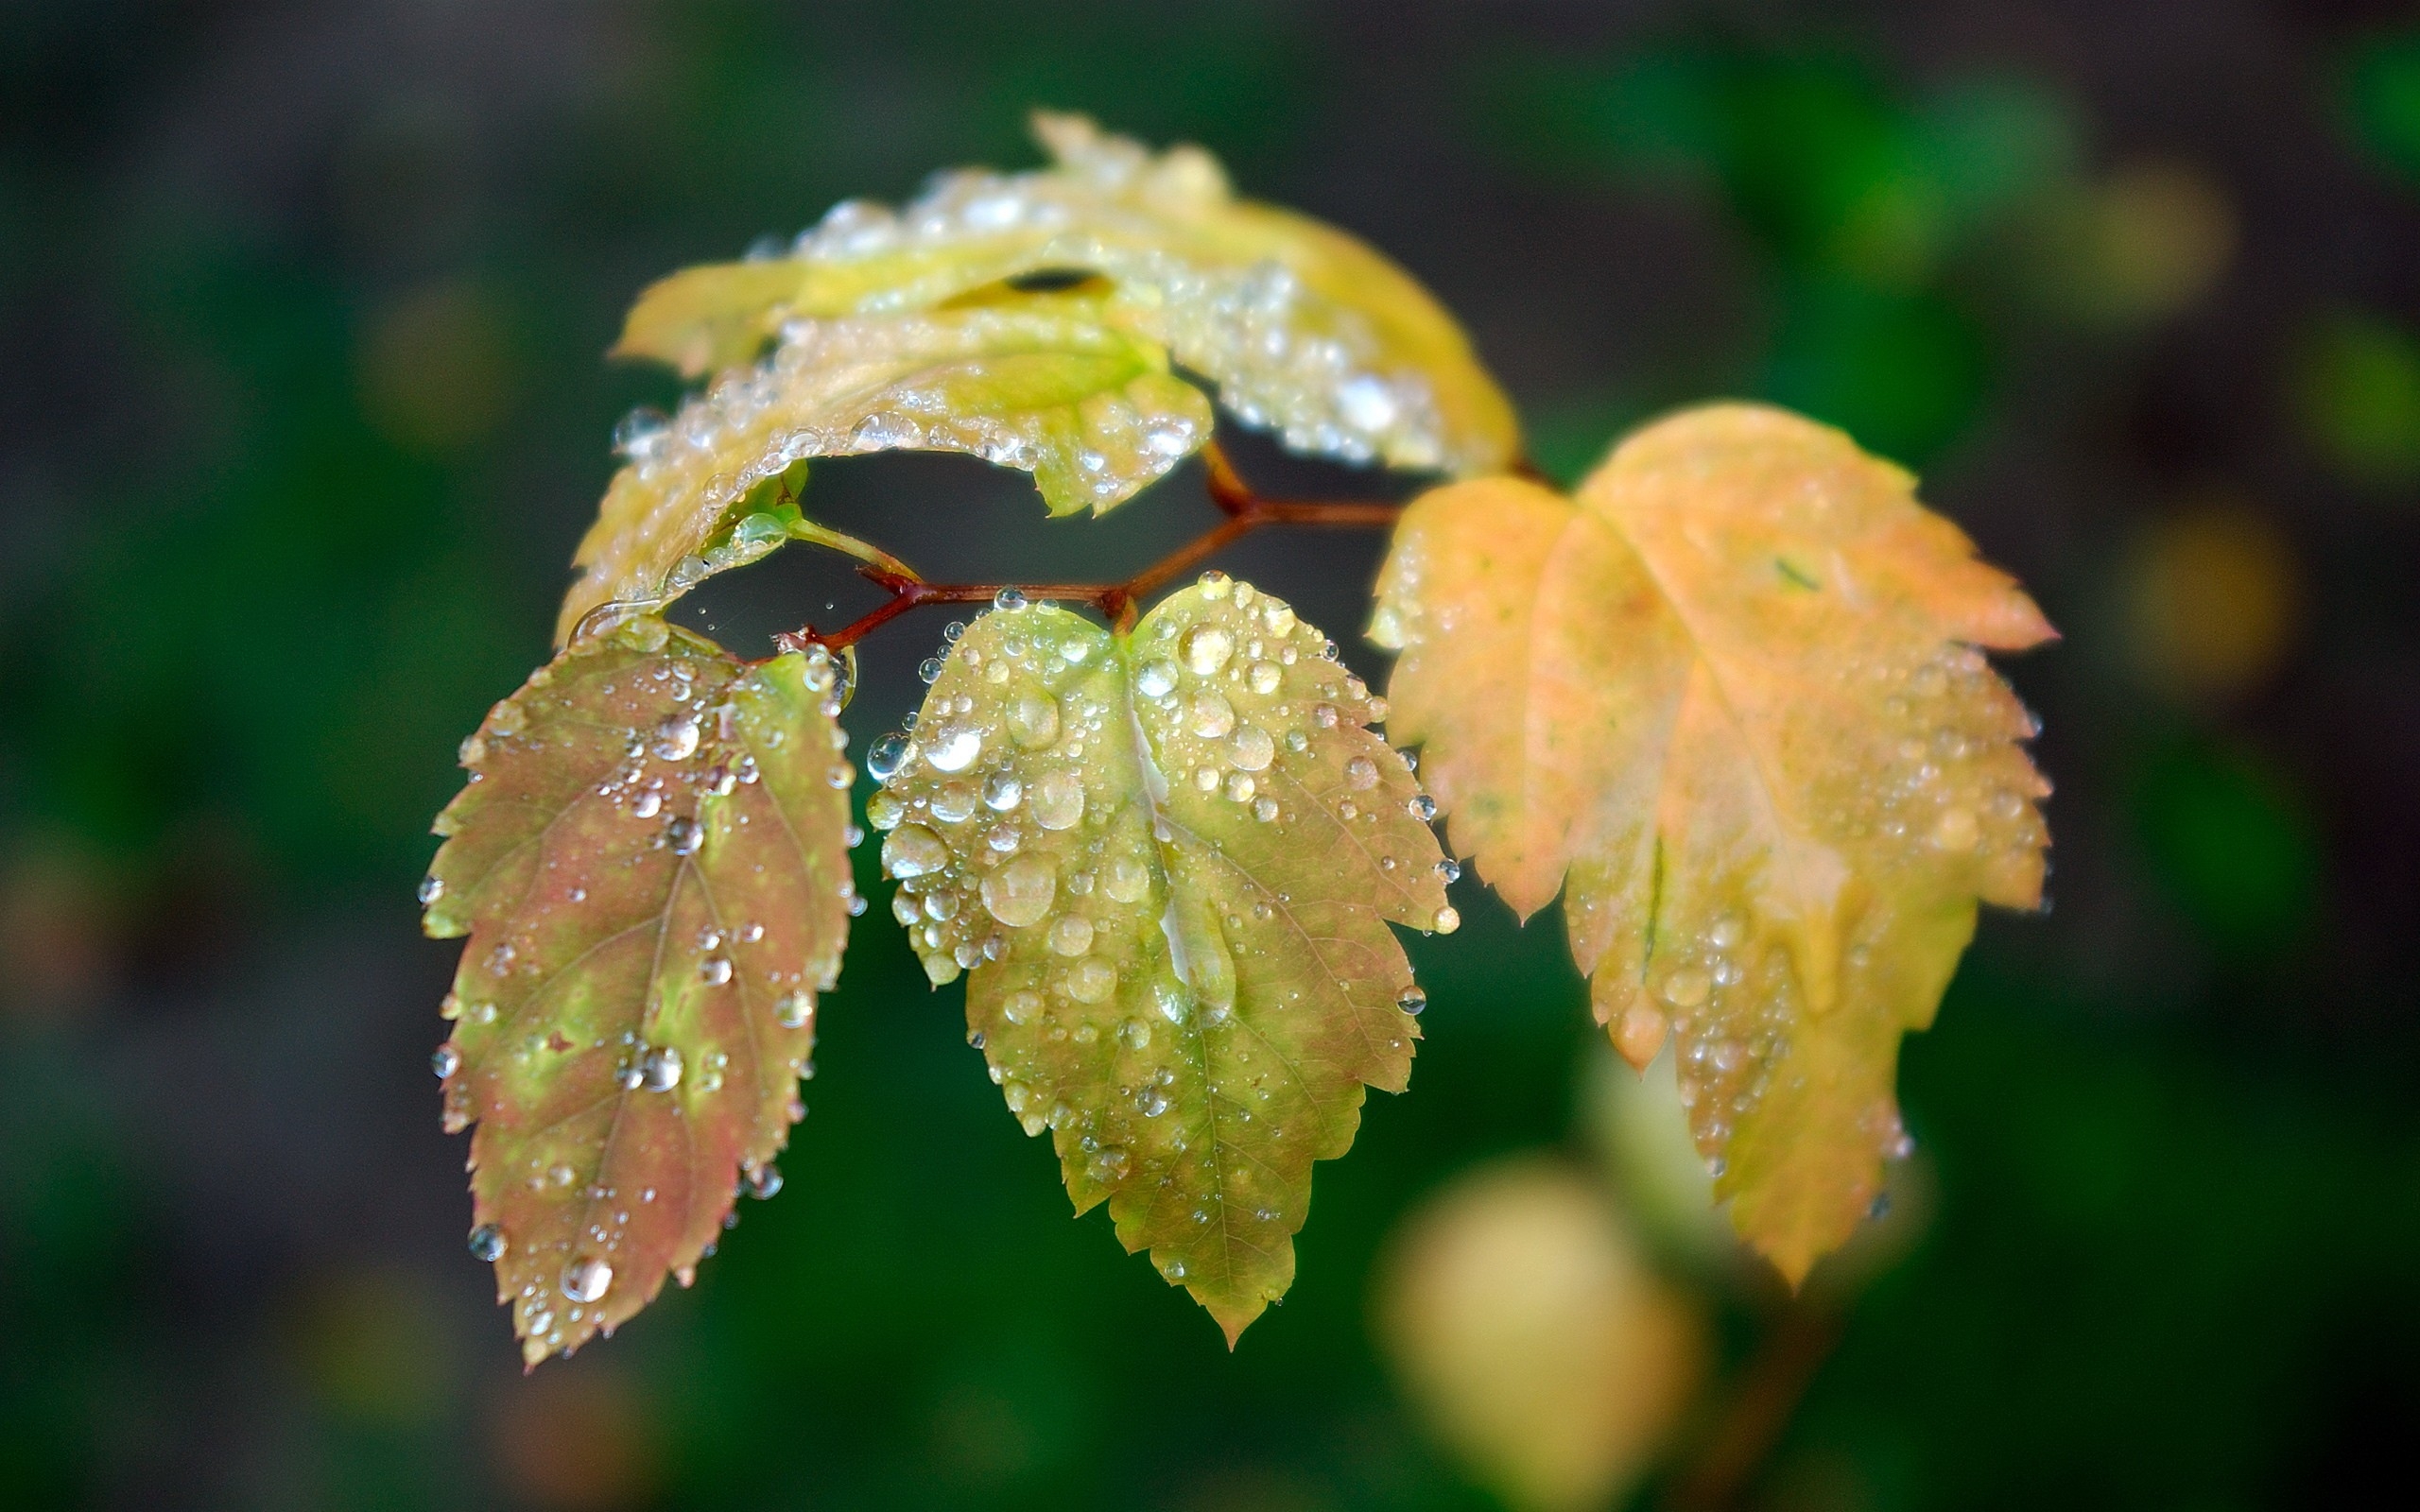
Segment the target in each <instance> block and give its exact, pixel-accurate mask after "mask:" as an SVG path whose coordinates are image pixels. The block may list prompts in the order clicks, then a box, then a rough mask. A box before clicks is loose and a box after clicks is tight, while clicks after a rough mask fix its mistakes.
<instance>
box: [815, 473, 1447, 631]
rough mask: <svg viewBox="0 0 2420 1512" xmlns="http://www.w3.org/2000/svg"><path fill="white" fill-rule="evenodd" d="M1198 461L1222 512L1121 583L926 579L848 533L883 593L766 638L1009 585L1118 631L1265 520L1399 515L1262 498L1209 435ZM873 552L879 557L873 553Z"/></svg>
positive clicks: (1386, 519)
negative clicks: (1093, 613) (834, 617)
mask: <svg viewBox="0 0 2420 1512" xmlns="http://www.w3.org/2000/svg"><path fill="white" fill-rule="evenodd" d="M1201 459H1202V465H1203V468H1204V470H1205V472H1206V474H1207V477H1206V482H1207V484H1208V487H1209V492H1210V502H1211V503H1213V504H1215V505H1217V506H1218V507H1219V511H1220V512H1221V513H1223V514H1224V515H1225V516H1226V518H1225V519H1224V520H1221V521H1219V523H1218V524H1215V525H1213V526H1211V527H1210V528H1209V529H1207V530H1205V531H1203V532H1202V533H1201V535H1199V536H1196V537H1194V538H1193V539H1192V540H1191V541H1186V542H1185V543H1184V545H1182V546H1179V547H1178V548H1176V550H1174V551H1172V552H1169V553H1168V554H1167V556H1165V557H1163V558H1160V559H1159V560H1157V561H1155V562H1153V563H1151V564H1150V566H1148V567H1145V568H1144V569H1143V570H1142V571H1140V572H1138V573H1136V574H1135V575H1134V576H1132V577H1129V578H1126V579H1124V580H1123V581H1121V582H1115V583H1039V584H1036V583H1017V584H1009V583H998V582H985V583H931V582H926V581H925V580H924V579H923V578H922V577H921V576H918V575H917V573H916V572H915V570H914V569H912V568H910V567H909V566H908V564H907V563H905V562H903V561H901V560H899V559H898V558H895V557H891V556H890V555H889V554H888V553H875V548H873V547H871V546H865V545H864V544H863V543H862V542H858V541H855V540H854V538H850V539H849V541H848V544H849V545H850V546H856V547H858V548H860V549H857V550H854V551H852V552H851V555H853V556H857V557H858V558H860V559H862V560H864V561H865V565H864V566H862V567H860V568H858V569H857V571H858V573H859V574H860V575H861V576H864V577H865V578H867V579H868V580H869V581H871V582H873V583H874V584H876V585H878V586H879V587H881V588H882V589H883V590H884V591H885V592H886V593H890V598H889V599H887V600H885V601H884V602H883V603H881V604H878V605H876V606H875V607H874V608H873V609H872V610H868V611H867V612H865V613H863V614H860V615H858V616H857V617H856V619H854V620H852V621H850V622H849V623H848V624H846V625H843V626H841V627H839V628H838V629H836V630H818V629H817V628H816V627H814V626H812V625H805V626H801V627H799V628H797V629H795V630H785V631H783V632H782V633H781V634H779V635H777V636H775V637H774V638H773V639H774V642H775V644H778V645H780V646H781V648H782V649H783V650H786V651H803V650H804V649H805V648H806V647H808V646H810V645H821V646H827V647H829V648H831V649H832V650H835V651H838V650H840V649H842V648H843V647H846V646H851V645H855V644H857V642H859V641H861V640H863V639H865V638H866V637H867V636H868V635H870V634H872V633H873V631H875V630H877V629H880V628H881V627H883V626H885V625H888V624H889V623H890V622H891V621H892V620H894V619H897V618H898V617H899V616H900V615H902V614H905V613H907V612H908V610H913V609H922V608H924V607H925V605H927V604H987V603H990V602H991V601H992V600H993V599H994V598H995V597H997V596H998V595H999V593H1001V591H1002V590H1004V589H1007V588H1010V587H1014V588H1015V589H1016V590H1017V591H1018V592H1019V593H1023V594H1024V595H1025V596H1026V597H1027V598H1029V599H1037V600H1041V599H1047V600H1052V601H1055V602H1059V603H1067V604H1089V605H1091V606H1092V607H1093V608H1095V609H1097V610H1100V612H1101V613H1102V614H1104V615H1105V616H1107V617H1108V619H1109V621H1110V623H1111V624H1112V625H1113V626H1115V627H1116V628H1117V629H1118V630H1119V631H1120V632H1121V633H1122V632H1124V631H1126V630H1128V629H1131V628H1132V627H1133V624H1134V616H1135V614H1136V611H1137V610H1139V609H1140V607H1141V602H1142V600H1143V598H1144V597H1145V596H1146V595H1148V594H1150V593H1152V592H1154V591H1156V590H1157V589H1160V588H1162V587H1164V586H1166V585H1167V583H1168V582H1169V581H1171V580H1172V579H1174V578H1175V577H1177V576H1179V575H1180V574H1183V573H1184V572H1186V571H1188V570H1189V569H1191V568H1193V567H1196V566H1198V565H1200V564H1201V562H1203V561H1206V560H1207V559H1209V558H1212V557H1214V556H1216V555H1218V554H1219V552H1221V551H1224V550H1225V549H1226V548H1227V547H1229V546H1231V545H1233V544H1234V543H1235V542H1236V541H1239V540H1241V539H1242V538H1244V537H1245V536H1248V535H1250V534H1252V533H1253V531H1255V530H1258V529H1260V528H1261V527H1262V526H1264V525H1272V524H1290V525H1315V526H1327V527H1355V526H1386V525H1392V524H1394V523H1395V520H1396V519H1397V517H1399V516H1400V515H1401V514H1402V513H1403V506H1401V505H1399V504H1385V503H1379V502H1376V501H1371V500H1358V499H1353V500H1326V499H1269V498H1263V497H1262V496H1261V495H1260V494H1259V493H1257V492H1256V491H1254V490H1253V487H1252V485H1251V484H1249V483H1247V482H1246V481H1244V478H1243V475H1242V474H1241V473H1239V472H1236V467H1235V464H1234V463H1233V462H1231V461H1229V460H1228V458H1227V454H1226V453H1225V452H1224V451H1223V450H1221V449H1220V448H1219V443H1218V442H1216V441H1212V442H1211V443H1210V444H1209V445H1207V446H1205V447H1203V448H1202V450H1201ZM829 543H831V542H827V544H829ZM869 554H874V555H869ZM875 556H878V557H879V559H875Z"/></svg>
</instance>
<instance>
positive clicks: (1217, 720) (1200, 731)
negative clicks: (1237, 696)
mask: <svg viewBox="0 0 2420 1512" xmlns="http://www.w3.org/2000/svg"><path fill="white" fill-rule="evenodd" d="M1235 728H1236V706H1235V705H1233V704H1231V703H1229V702H1228V701H1227V700H1226V698H1225V697H1224V696H1221V695H1219V694H1217V693H1212V692H1203V693H1200V694H1196V695H1195V696H1194V699H1193V732H1194V733H1195V734H1197V735H1201V736H1202V737H1204V738H1205V739H1209V740H1216V739H1218V738H1219V736H1221V735H1223V734H1225V733H1226V732H1227V731H1228V730H1233V729H1235Z"/></svg>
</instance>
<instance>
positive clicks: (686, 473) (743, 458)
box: [555, 265, 1212, 641]
mask: <svg viewBox="0 0 2420 1512" xmlns="http://www.w3.org/2000/svg"><path fill="white" fill-rule="evenodd" d="M748 266H756V265H748ZM1211 423H1212V421H1211V414H1210V404H1209V402H1208V401H1207V400H1206V399H1204V398H1203V397H1202V395H1201V390H1199V389H1197V388H1195V387H1193V386H1192V385H1191V384H1188V383H1186V382H1184V380H1183V379H1181V378H1178V377H1175V376H1174V375H1172V374H1171V373H1169V371H1168V370H1167V353H1166V352H1164V351H1163V350H1162V349H1161V348H1160V347H1159V346H1158V345H1157V344H1156V343H1154V342H1152V341H1150V340H1149V339H1148V338H1145V337H1142V336H1138V335H1133V334H1132V333H1129V332H1125V331H1120V330H1117V329H1115V328H1113V327H1112V326H1110V325H1109V324H1107V323H1105V320H1104V305H1103V303H1102V301H1100V300H1099V299H1098V297H1096V296H1091V295H1083V294H1070V295H1051V296H1040V295H1037V296H1029V297H1027V298H1024V299H1020V300H1016V301H1007V302H991V303H981V304H975V305H968V306H961V307H959V308H954V309H948V310H931V311H925V312H920V313H916V314H912V315H901V316H888V317H883V316H868V317H853V318H840V319H831V320H810V321H802V322H799V323H798V325H797V327H796V329H795V330H793V332H792V333H791V335H789V336H787V338H786V339H785V340H784V341H783V343H782V345H781V346H780V347H779V348H778V349H777V350H776V351H775V352H773V354H772V356H770V357H769V358H768V359H767V360H766V361H765V362H764V363H762V364H760V365H758V366H756V367H752V368H747V369H735V370H734V371H731V372H728V373H725V374H724V375H723V376H722V377H721V378H720V379H718V380H717V382H716V383H715V385H714V386H713V387H711V388H709V389H708V390H707V391H706V392H705V393H704V394H702V395H700V396H699V397H698V398H695V399H692V400H691V401H690V402H689V403H687V404H683V406H682V407H681V411H680V413H679V414H678V415H676V416H675V417H673V419H672V421H671V423H670V424H669V425H667V426H666V427H665V428H664V429H662V430H660V431H658V432H655V433H654V434H652V435H649V436H648V437H646V438H642V439H641V440H639V441H637V442H635V443H633V444H632V445H631V451H632V454H633V455H632V459H631V463H630V465H629V466H627V467H625V468H623V469H622V471H621V472H618V473H616V474H615V475H614V482H613V484H612V486H611V487H610V488H609V489H608V490H606V493H605V501H604V503H603V505H602V506H601V507H599V508H598V511H597V518H596V524H594V525H592V526H591V527H590V528H589V531H588V535H587V537H586V538H585V539H584V540H582V541H580V544H579V554H578V556H577V557H576V558H574V560H575V562H576V564H577V565H579V567H581V568H582V569H584V571H583V573H582V575H581V576H580V578H579V581H578V582H576V583H575V584H573V586H572V589H571V592H570V593H568V594H566V595H565V596H564V599H563V607H562V617H561V618H560V620H559V621H558V622H557V625H556V630H555V633H556V637H557V639H558V640H562V641H568V640H569V639H570V638H571V635H572V632H573V630H574V629H576V628H577V627H579V623H580V620H581V619H582V618H583V617H584V616H586V615H587V614H589V613H590V612H591V611H593V610H596V609H598V608H600V607H602V606H605V605H608V604H617V603H618V604H631V603H638V604H644V605H648V606H649V607H659V606H661V605H662V604H664V603H666V602H668V601H669V600H670V599H672V598H674V597H677V596H678V595H679V594H681V593H686V592H687V591H688V590H689V589H691V588H693V587H695V586H696V585H697V584H698V583H699V582H700V581H702V580H704V578H705V577H707V576H709V575H711V574H713V573H717V572H720V571H722V570H724V569H725V568H728V567H734V566H737V565H739V564H740V563H742V562H745V561H748V560H752V559H753V558H756V557H759V556H762V555H764V553H765V552H767V551H769V550H771V549H772V548H773V547H774V546H775V545H778V544H779V543H780V541H782V539H783V531H782V529H781V527H780V525H779V524H777V523H776V522H774V521H773V520H771V519H770V518H769V517H759V516H754V515H747V514H744V513H743V512H742V506H743V501H745V500H746V499H747V498H748V496H749V493H750V490H752V489H754V488H755V487H756V485H757V484H759V483H761V482H763V481H764V480H765V479H767V478H769V477H772V476H774V475H775V474H777V473H780V472H784V471H785V470H787V469H789V468H792V467H793V466H795V465H796V464H797V463H799V462H800V461H801V460H802V459H804V458H806V457H811V456H835V455H846V454H850V453H857V452H879V451H892V450H898V449H903V448H906V449H915V450H925V451H949V452H972V453H974V454H975V455H977V456H981V457H984V458H985V459H987V460H989V461H993V462H997V463H999V464H1001V465H1003V466H1007V467H1016V468H1023V469H1025V470H1027V471H1028V472H1032V473H1033V475H1034V480H1035V482H1036V484H1037V485H1038V486H1039V487H1040V488H1041V490H1042V495H1043V498H1044V499H1045V501H1046V502H1047V503H1048V505H1049V507H1050V509H1051V511H1052V512H1053V513H1055V514H1064V513H1067V512H1069V511H1071V510H1075V509H1081V508H1085V507H1090V508H1093V509H1096V510H1100V509H1107V508H1109V507H1112V506H1113V505H1115V504H1116V503H1118V502H1119V501H1120V500H1123V499H1126V498H1128V497H1130V496H1132V494H1133V493H1134V491H1135V490H1138V489H1140V488H1142V487H1143V486H1144V485H1146V484H1148V483H1150V481H1151V480H1152V479H1154V478H1156V477H1158V476H1160V475H1161V474H1162V473H1164V472H1167V470H1168V469H1170V468H1172V467H1174V466H1175V465H1176V464H1177V463H1178V462H1180V461H1182V460H1184V457H1185V456H1187V455H1190V454H1191V453H1192V452H1193V450H1194V449H1195V448H1197V447H1199V446H1200V445H1201V443H1202V442H1203V441H1205V440H1207V439H1209V437H1210V431H1211Z"/></svg>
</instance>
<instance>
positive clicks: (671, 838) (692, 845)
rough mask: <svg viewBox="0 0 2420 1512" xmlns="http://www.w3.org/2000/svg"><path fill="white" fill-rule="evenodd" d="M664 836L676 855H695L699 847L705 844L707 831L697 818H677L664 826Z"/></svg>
mask: <svg viewBox="0 0 2420 1512" xmlns="http://www.w3.org/2000/svg"><path fill="white" fill-rule="evenodd" d="M664 837H665V839H666V842H667V843H669V844H670V845H671V847H672V853H673V854H674V855H676V856H685V855H694V854H696V853H697V850H698V847H700V846H701V845H703V844H705V840H706V832H705V829H704V827H703V826H701V825H700V824H699V823H698V821H697V820H695V819H691V818H677V819H674V820H673V821H672V822H671V823H670V824H667V825H666V826H665V827H664Z"/></svg>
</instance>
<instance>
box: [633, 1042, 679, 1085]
mask: <svg viewBox="0 0 2420 1512" xmlns="http://www.w3.org/2000/svg"><path fill="white" fill-rule="evenodd" d="M639 1085H640V1086H641V1087H643V1088H645V1089H646V1090H647V1091H651V1092H668V1091H671V1090H672V1089H673V1088H675V1087H678V1086H680V1085H681V1052H680V1051H678V1050H676V1049H674V1048H673V1047H672V1046H670V1045H659V1046H657V1047H656V1048H654V1049H652V1050H650V1051H648V1053H647V1054H646V1055H643V1056H641V1057H639Z"/></svg>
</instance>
